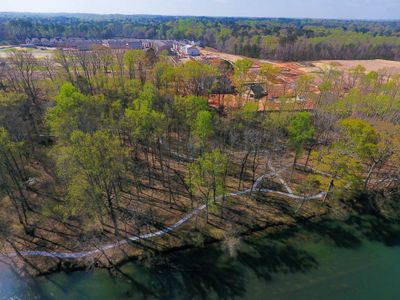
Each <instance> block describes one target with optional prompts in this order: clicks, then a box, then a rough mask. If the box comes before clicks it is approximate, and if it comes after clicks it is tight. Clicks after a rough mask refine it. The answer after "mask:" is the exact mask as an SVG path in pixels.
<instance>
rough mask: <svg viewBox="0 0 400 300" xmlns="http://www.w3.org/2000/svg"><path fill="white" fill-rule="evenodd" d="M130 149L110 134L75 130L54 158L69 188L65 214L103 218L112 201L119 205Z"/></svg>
mask: <svg viewBox="0 0 400 300" xmlns="http://www.w3.org/2000/svg"><path fill="white" fill-rule="evenodd" d="M128 154H129V152H128V150H127V148H126V147H124V146H123V145H121V142H120V140H119V139H118V137H116V136H114V135H113V134H111V133H110V132H107V131H96V132H94V133H93V134H89V133H84V132H82V131H78V130H76V131H74V132H73V133H72V134H71V138H70V141H69V144H68V145H67V146H60V147H58V149H57V151H56V155H55V159H56V162H57V170H58V174H59V176H61V178H63V179H64V180H65V182H66V184H67V188H68V194H67V199H68V203H67V204H68V206H67V207H66V211H65V213H66V215H68V214H73V215H77V214H83V215H91V216H97V217H99V218H101V217H102V215H103V213H104V212H105V211H108V212H109V213H112V212H110V203H109V201H112V202H115V204H114V205H117V203H118V197H119V188H118V185H119V184H121V182H120V178H121V175H122V173H123V172H124V170H125V163H126V160H127V158H128Z"/></svg>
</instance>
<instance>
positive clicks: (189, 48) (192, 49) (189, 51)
mask: <svg viewBox="0 0 400 300" xmlns="http://www.w3.org/2000/svg"><path fill="white" fill-rule="evenodd" d="M183 52H184V53H185V54H186V55H189V56H199V55H200V50H199V48H197V47H196V46H193V45H186V46H185V47H184V48H183Z"/></svg>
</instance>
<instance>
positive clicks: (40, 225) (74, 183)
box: [0, 19, 400, 272]
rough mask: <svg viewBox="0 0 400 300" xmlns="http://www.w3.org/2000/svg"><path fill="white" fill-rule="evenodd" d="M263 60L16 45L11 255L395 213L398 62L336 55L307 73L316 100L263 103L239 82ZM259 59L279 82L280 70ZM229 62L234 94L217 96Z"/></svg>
mask: <svg viewBox="0 0 400 300" xmlns="http://www.w3.org/2000/svg"><path fill="white" fill-rule="evenodd" d="M149 20H151V19H149ZM32 28H35V26H33V27H32ZM45 28H46V27H45ZM72 28H75V27H74V25H72ZM57 30H60V29H57ZM251 65H252V61H251V60H249V59H243V60H239V61H237V62H236V63H235V64H234V65H233V66H232V67H231V68H230V69H227V66H226V63H225V62H221V64H220V65H217V66H215V65H209V64H204V63H201V62H199V61H189V62H186V63H179V64H174V63H172V62H171V60H170V59H169V57H168V56H166V55H165V54H161V55H156V54H155V52H154V51H152V50H147V51H142V50H128V51H122V50H121V51H113V50H110V49H97V50H92V51H77V50H59V51H58V52H57V53H56V54H55V55H54V57H51V58H40V59H39V58H35V57H34V56H33V55H32V53H31V52H28V51H12V52H10V53H9V55H8V57H7V58H5V59H3V60H2V61H1V63H0V68H1V69H0V153H1V157H0V197H1V202H0V243H1V244H0V245H1V247H0V249H1V252H2V253H3V255H6V256H7V254H10V253H12V255H11V256H10V255H8V256H9V257H11V259H12V261H13V263H14V264H16V265H19V266H21V262H23V264H22V265H23V266H24V267H23V268H24V269H26V270H30V271H32V270H33V271H35V272H44V271H49V270H54V269H59V268H68V267H70V266H71V264H72V265H74V264H75V262H68V261H65V260H63V259H62V258H63V257H75V258H77V257H80V256H79V255H80V254H76V255H75V256H73V253H83V252H82V251H86V252H85V253H86V254H87V255H86V254H85V258H82V261H84V262H83V264H84V265H86V266H87V265H110V264H113V263H115V262H119V261H121V260H123V259H126V257H131V256H141V257H144V258H146V259H151V257H153V256H154V255H155V253H156V252H157V251H159V250H165V249H170V248H174V247H180V246H185V245H201V244H203V243H205V242H207V241H210V240H213V239H217V240H224V241H225V243H226V245H227V246H226V247H227V249H228V250H229V249H232V248H234V247H235V244H236V241H237V239H238V237H239V236H240V235H241V234H243V233H246V232H247V233H248V232H251V231H252V230H254V229H255V228H266V227H273V226H278V225H282V224H290V223H296V222H298V221H299V220H305V219H309V218H313V217H315V216H320V215H324V214H330V215H333V216H336V215H341V214H348V213H349V212H351V211H358V212H368V213H373V214H377V215H380V216H383V217H384V218H388V219H398V217H399V215H398V212H399V203H398V196H399V187H400V185H399V176H400V171H399V168H398V165H399V163H400V134H399V133H400V132H399V129H400V127H399V124H400V104H399V103H400V101H399V100H400V94H399V88H400V76H399V75H393V76H388V75H387V74H384V73H379V72H366V70H365V69H364V68H363V67H361V66H358V67H356V68H353V69H351V70H350V71H349V72H343V71H339V70H337V69H336V68H335V67H334V66H332V67H331V68H329V69H326V70H321V72H320V73H318V74H313V75H304V76H301V77H300V78H299V79H298V80H297V82H296V87H297V88H296V90H297V93H298V95H300V94H302V95H307V96H308V97H312V99H313V101H314V103H315V106H314V108H313V110H312V111H309V110H308V111H301V110H300V111H299V110H291V109H290V108H288V109H282V110H279V111H268V110H265V111H259V110H258V106H257V105H256V103H255V100H250V99H248V98H247V99H244V98H243V97H241V93H240V91H241V90H242V89H243V86H244V85H245V83H246V80H247V78H248V76H250V69H251ZM257 72H260V73H259V74H257V75H258V76H260V77H261V78H264V81H265V84H266V87H268V82H273V81H274V80H275V79H274V77H275V76H277V74H278V73H279V70H277V69H274V68H273V67H272V66H270V65H267V64H266V65H264V66H263V67H262V68H260V69H259V71H257ZM226 76H228V77H229V78H231V80H232V82H233V84H234V86H235V89H236V91H239V92H237V93H236V94H235V97H236V99H237V102H238V105H237V107H236V108H233V109H229V110H224V109H218V108H217V109H216V108H214V107H210V106H209V103H208V98H209V96H210V94H211V92H212V91H213V90H215V89H216V88H217V87H218V86H221V82H222V83H223V82H224V81H223V80H221V78H226ZM252 76H253V75H252ZM312 76H318V78H320V80H319V90H320V92H319V93H313V92H312V91H311V89H310V85H311V82H312V81H313V80H314V79H313V77H312ZM281 100H282V102H284V101H285V97H284V96H282V99H281ZM288 100H289V99H288ZM221 105H222V104H221ZM288 105H289V106H290V101H288ZM289 106H288V107H289ZM396 199H397V200H396ZM188 213H189V215H187V214H188ZM185 215H186V216H187V217H185V219H182V218H183V217H184V216H185ZM179 220H182V221H180V222H177V221H179ZM183 221H185V222H186V221H187V223H185V224H184V225H182V224H183ZM175 222H177V223H175ZM171 224H175V225H174V226H173V227H168V226H171ZM180 225H182V226H183V227H182V228H181V229H179V231H174V232H173V233H171V234H167V233H168V232H170V231H173V230H175V228H177V227H178V226H180ZM160 230H161V231H160ZM154 232H157V234H155V235H154V236H155V238H156V239H155V241H148V240H147V238H148V237H149V234H150V233H154ZM161 235H163V237H157V236H161ZM134 237H136V238H134ZM129 240H130V241H131V242H129ZM133 240H134V241H135V242H132V241H133ZM142 240H143V241H142ZM121 241H124V242H121ZM126 241H128V242H126ZM104 245H108V246H104ZM110 245H111V246H110ZM114 246H115V247H114ZM117 246H118V247H117ZM119 246H121V247H119ZM111 248H112V249H111ZM114 248H118V249H114ZM93 249H97V250H93ZM110 249H111V250H112V251H111V252H110V251H109V250H110ZM77 251H81V252H77ZM93 251H94V252H93ZM57 253H61V254H57ZM65 253H67V254H65ZM68 253H70V256H68ZM71 253H72V254H71ZM89 254H90V255H89ZM91 254H96V255H95V257H92V255H91ZM57 255H58V256H57ZM40 256H50V258H49V257H48V258H46V260H45V263H44V262H43V259H42V257H40ZM82 256H83V255H82ZM82 261H81V262H80V263H82Z"/></svg>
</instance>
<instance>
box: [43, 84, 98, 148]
mask: <svg viewBox="0 0 400 300" xmlns="http://www.w3.org/2000/svg"><path fill="white" fill-rule="evenodd" d="M103 106H104V98H103V97H90V96H85V95H83V94H82V93H81V92H80V91H79V90H78V89H77V88H76V87H74V86H73V85H72V84H71V83H65V84H64V85H63V86H62V87H61V89H60V92H59V94H58V95H57V97H56V105H55V106H54V107H52V108H50V109H49V110H48V111H47V123H48V124H49V126H50V128H51V131H52V133H53V134H54V135H55V136H56V137H58V138H60V139H61V140H68V139H69V137H70V135H71V133H72V132H73V131H75V130H82V131H84V132H93V131H94V130H96V129H97V128H98V127H99V123H100V116H101V114H102V112H103Z"/></svg>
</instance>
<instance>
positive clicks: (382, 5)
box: [0, 0, 400, 19]
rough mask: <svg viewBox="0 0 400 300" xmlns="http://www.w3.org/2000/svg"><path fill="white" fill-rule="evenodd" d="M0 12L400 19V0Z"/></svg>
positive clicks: (8, 6)
mask: <svg viewBox="0 0 400 300" xmlns="http://www.w3.org/2000/svg"><path fill="white" fill-rule="evenodd" d="M0 11H3V12H4V11H19V12H83V13H121V14H161V15H202V16H251V17H311V18H341V19H348V18H356V19H400V0H92V1H89V0H0Z"/></svg>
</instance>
